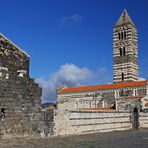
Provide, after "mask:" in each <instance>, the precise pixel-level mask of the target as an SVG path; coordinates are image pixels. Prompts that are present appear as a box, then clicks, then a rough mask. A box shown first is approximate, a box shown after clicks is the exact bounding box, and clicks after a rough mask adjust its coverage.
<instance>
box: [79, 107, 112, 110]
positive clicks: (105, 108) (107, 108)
mask: <svg viewBox="0 0 148 148" xmlns="http://www.w3.org/2000/svg"><path fill="white" fill-rule="evenodd" d="M80 110H113V109H112V108H109V107H101V108H80Z"/></svg>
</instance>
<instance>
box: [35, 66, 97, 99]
mask: <svg viewBox="0 0 148 148" xmlns="http://www.w3.org/2000/svg"><path fill="white" fill-rule="evenodd" d="M93 77H94V73H93V72H92V71H91V70H89V69H88V68H85V67H83V68H80V67H78V66H76V65H74V64H68V63H67V64H65V65H62V66H61V67H60V69H59V70H58V71H57V72H55V73H53V74H52V75H50V77H49V80H45V79H44V77H41V78H38V79H36V82H37V83H39V84H40V86H41V87H42V91H43V92H42V93H43V95H42V102H49V101H51V99H54V98H55V97H56V90H57V89H58V88H59V87H61V86H63V85H66V86H68V87H77V86H81V85H86V84H88V82H89V80H91V79H92V78H93Z"/></svg>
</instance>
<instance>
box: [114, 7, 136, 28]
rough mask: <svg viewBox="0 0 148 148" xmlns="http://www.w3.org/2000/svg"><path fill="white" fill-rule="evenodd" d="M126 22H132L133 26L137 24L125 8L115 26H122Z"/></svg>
mask: <svg viewBox="0 0 148 148" xmlns="http://www.w3.org/2000/svg"><path fill="white" fill-rule="evenodd" d="M125 24H132V25H133V26H135V24H134V23H133V21H132V19H131V18H130V16H129V15H128V13H127V10H126V9H124V11H123V12H122V14H121V16H120V18H119V19H118V21H117V23H116V25H115V27H117V26H122V25H125Z"/></svg>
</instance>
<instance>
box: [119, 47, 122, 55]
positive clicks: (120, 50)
mask: <svg viewBox="0 0 148 148" xmlns="http://www.w3.org/2000/svg"><path fill="white" fill-rule="evenodd" d="M119 52H120V56H122V49H121V48H119Z"/></svg>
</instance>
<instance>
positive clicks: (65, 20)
mask: <svg viewBox="0 0 148 148" xmlns="http://www.w3.org/2000/svg"><path fill="white" fill-rule="evenodd" d="M58 21H59V22H60V23H61V24H62V25H65V24H73V23H75V24H79V23H80V22H81V21H82V16H81V15H78V14H74V15H72V16H64V17H61V18H59V19H58Z"/></svg>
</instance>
